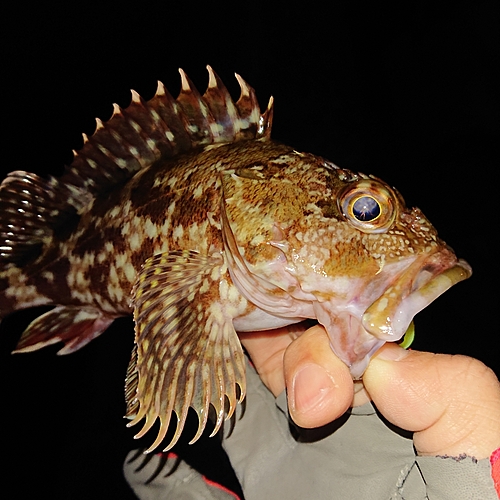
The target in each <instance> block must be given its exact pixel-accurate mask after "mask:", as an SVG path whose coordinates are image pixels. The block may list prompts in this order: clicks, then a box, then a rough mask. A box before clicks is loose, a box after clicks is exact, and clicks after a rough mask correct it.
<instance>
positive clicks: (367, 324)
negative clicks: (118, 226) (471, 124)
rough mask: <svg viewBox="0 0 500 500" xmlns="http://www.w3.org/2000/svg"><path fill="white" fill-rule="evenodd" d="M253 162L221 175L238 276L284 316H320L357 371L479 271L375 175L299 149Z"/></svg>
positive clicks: (259, 302) (260, 302) (245, 288)
mask: <svg viewBox="0 0 500 500" xmlns="http://www.w3.org/2000/svg"><path fill="white" fill-rule="evenodd" d="M252 169H253V170H252ZM250 170H251V171H253V173H252V172H251V171H248V170H247V171H245V172H243V175H242V172H241V171H240V172H238V171H237V172H233V173H231V174H230V175H228V176H225V179H224V182H223V186H224V203H223V207H222V212H223V217H222V220H223V224H222V226H223V233H224V235H225V236H224V238H225V247H226V248H225V250H226V254H227V255H228V267H229V270H230V272H231V277H232V280H233V281H234V283H235V284H236V286H237V287H238V288H239V289H240V291H241V293H242V294H243V295H245V297H246V298H247V299H248V300H249V301H250V302H253V303H254V304H255V305H256V306H257V307H258V308H259V309H260V310H261V311H263V312H265V313H266V314H268V315H271V316H274V317H276V318H280V319H281V320H282V323H276V324H277V325H282V324H287V323H292V322H295V321H300V319H302V318H313V319H316V320H317V321H318V322H319V323H320V324H321V325H323V326H324V327H325V329H326V331H327V333H328V335H329V337H330V342H331V347H332V349H333V351H334V352H335V353H336V354H337V355H338V356H339V357H340V358H341V359H342V360H343V361H344V362H345V363H346V364H347V365H348V366H349V368H350V371H351V374H352V376H353V378H355V379H358V378H360V377H361V376H362V374H363V373H364V371H365V369H366V367H367V365H368V363H369V360H370V358H371V356H372V355H373V354H374V353H375V352H376V351H377V350H378V349H379V348H380V347H381V346H382V345H383V344H384V343H385V342H397V341H400V340H401V338H402V337H403V336H404V335H405V332H406V331H407V330H408V328H409V327H410V325H411V323H412V320H413V317H414V316H415V314H417V313H418V312H419V311H420V310H422V309H423V308H425V307H426V306H427V305H428V304H429V303H431V302H432V301H433V300H434V299H435V298H437V297H438V296H439V295H440V294H442V293H443V292H444V291H446V290H447V289H448V288H449V287H451V286H452V285H454V284H455V283H458V282H459V281H462V280H464V279H466V278H467V277H469V276H470V275H471V268H470V266H469V265H468V264H467V263H466V262H465V261H464V260H459V259H457V257H456V256H455V254H454V252H453V251H452V250H451V248H450V247H448V245H446V243H445V242H443V241H442V240H441V239H439V237H438V236H437V231H436V229H435V228H434V227H433V226H432V224H431V223H430V222H429V220H428V219H427V218H426V217H425V216H424V215H423V213H422V212H421V211H420V210H419V209H418V208H407V207H406V205H405V203H404V200H403V198H402V196H401V195H400V194H399V192H398V191H397V190H395V189H394V188H392V187H390V186H389V185H388V184H386V183H385V182H383V181H382V180H380V179H378V178H376V177H374V176H371V175H365V174H360V173H353V172H351V171H348V170H343V169H339V168H338V167H336V166H335V165H333V164H331V163H329V162H327V161H325V160H323V159H321V158H318V157H316V156H313V155H308V154H303V153H297V152H293V153H288V154H286V155H283V156H281V157H280V158H279V159H278V161H276V160H272V161H269V162H268V163H267V164H266V165H265V166H262V165H259V166H258V168H257V167H256V166H255V165H254V166H252V167H251V169H250ZM224 219H225V221H226V223H225V224H224ZM262 317H264V314H263V315H262ZM255 318H257V315H255V314H254V315H253V316H252V319H255ZM256 323H257V324H254V325H253V329H259V325H258V323H259V322H258V321H257V322H256ZM239 324H244V321H240V323H239ZM269 324H270V323H266V322H265V321H263V323H262V328H266V327H269ZM236 327H237V329H238V323H237V325H236Z"/></svg>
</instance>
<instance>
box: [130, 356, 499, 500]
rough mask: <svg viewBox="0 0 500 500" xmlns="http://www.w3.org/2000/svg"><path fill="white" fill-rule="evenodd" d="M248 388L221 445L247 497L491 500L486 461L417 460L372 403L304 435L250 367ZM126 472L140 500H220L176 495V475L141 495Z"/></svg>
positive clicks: (140, 478) (269, 499)
mask: <svg viewBox="0 0 500 500" xmlns="http://www.w3.org/2000/svg"><path fill="white" fill-rule="evenodd" d="M247 384H248V385H247V397H246V400H245V403H244V404H243V405H241V406H240V407H239V408H238V410H237V417H236V419H235V420H234V421H232V422H229V423H228V424H227V425H225V428H224V429H223V440H222V444H223V447H224V449H225V450H226V452H227V454H228V456H229V459H230V461H231V464H232V466H233V468H234V470H235V472H236V475H237V476H238V479H239V480H240V483H241V486H242V488H243V492H244V494H245V499H246V500H257V499H259V500H262V499H266V500H282V499H286V500H295V499H296V500H301V499H311V498H314V499H315V500H323V499H329V500H330V499H349V500H357V499H360V500H361V499H362V500H366V499H377V500H378V499H391V500H403V499H404V500H424V499H429V500H447V499H450V500H451V499H453V500H462V499H464V500H465V499H467V500H471V499H481V500H489V499H491V500H497V499H498V497H497V495H496V493H495V490H494V486H493V480H492V479H491V470H490V464H489V460H488V459H485V460H480V461H478V462H476V461H474V460H472V459H470V458H467V459H464V460H459V461H457V460H455V459H453V458H439V457H416V456H415V453H414V449H413V444H412V440H411V435H405V432H404V431H401V430H399V429H396V428H393V427H392V426H390V424H387V423H386V422H384V421H383V419H382V418H381V417H380V416H379V415H378V414H377V412H376V411H375V409H374V408H373V406H372V405H371V404H366V405H364V406H362V407H359V408H354V409H353V410H352V411H351V412H349V413H348V414H346V415H345V416H344V417H343V418H341V419H339V420H338V421H336V422H333V423H332V424H331V425H329V426H327V427H325V428H321V429H315V430H304V429H298V428H296V427H294V426H293V425H291V424H290V420H289V418H288V414H287V407H286V395H285V394H281V395H280V396H279V397H278V398H277V399H275V398H274V397H273V395H272V394H271V393H270V392H269V391H268V390H267V389H266V388H265V386H264V385H263V384H262V382H261V381H260V378H259V377H258V375H257V374H256V373H255V371H254V369H253V368H252V367H250V366H247ZM125 469H126V475H127V480H128V481H129V482H130V484H131V486H132V487H133V488H134V490H135V491H136V493H137V494H138V496H139V498H141V499H147V500H150V499H153V498H162V499H163V498H175V499H182V500H184V499H186V500H187V499H190V498H197V499H212V498H219V497H212V496H202V493H196V494H195V496H193V497H189V496H181V493H177V490H175V489H172V488H173V487H172V483H173V482H174V481H177V483H179V479H178V478H177V474H178V473H177V472H175V473H173V474H172V475H171V476H168V479H167V480H165V483H168V485H167V484H166V485H165V489H168V491H169V493H168V495H170V494H171V492H174V491H175V494H174V493H172V494H171V496H168V495H167V496H165V494H164V493H163V496H151V495H149V496H147V495H146V496H143V492H144V491H145V490H144V488H143V485H142V484H141V482H143V481H144V477H143V476H139V475H137V474H131V473H130V472H127V465H126V467H125ZM181 471H182V469H181ZM191 472H192V473H193V474H194V471H191ZM138 485H139V487H138ZM193 485H194V483H193ZM184 486H186V485H185V483H183V487H184ZM193 487H194V486H193ZM180 491H181V490H179V492H180ZM148 494H149V493H148ZM184 494H185V493H184V489H182V495H184ZM203 494H205V493H203ZM196 495H198V496H196Z"/></svg>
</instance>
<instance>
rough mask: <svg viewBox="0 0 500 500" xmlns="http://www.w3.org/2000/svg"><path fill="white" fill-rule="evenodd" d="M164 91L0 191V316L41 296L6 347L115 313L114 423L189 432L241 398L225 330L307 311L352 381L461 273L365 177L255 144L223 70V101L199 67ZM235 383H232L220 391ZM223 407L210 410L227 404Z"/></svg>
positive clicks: (96, 325)
mask: <svg viewBox="0 0 500 500" xmlns="http://www.w3.org/2000/svg"><path fill="white" fill-rule="evenodd" d="M181 76H182V90H181V93H180V95H179V97H178V98H177V99H172V97H170V95H169V94H168V93H167V92H166V90H165V89H164V87H163V86H162V85H161V84H159V87H158V91H157V94H156V95H155V97H153V99H152V100H151V101H149V102H147V103H145V102H144V101H143V100H142V99H141V98H140V97H139V96H138V95H137V94H136V93H133V94H132V96H133V99H132V103H131V105H130V106H129V107H128V108H127V109H125V110H120V109H119V108H118V107H116V106H115V111H114V114H113V116H112V118H111V119H110V120H109V121H108V122H106V123H102V122H101V121H100V120H98V121H97V129H96V132H95V134H94V135H93V136H92V137H90V138H89V137H86V136H84V142H85V144H84V147H83V148H82V150H80V151H79V152H77V153H75V159H74V161H73V163H72V164H71V165H70V166H69V167H68V168H67V169H66V172H65V174H64V175H63V176H62V177H61V178H57V179H56V178H49V179H48V180H44V179H41V178H40V177H37V176H36V175H34V174H29V173H26V172H13V173H12V174H10V175H9V176H8V177H7V179H6V180H4V182H3V183H2V185H1V188H0V317H5V316H6V315H7V314H9V313H11V312H12V311H15V310H18V309H23V308H26V307H32V306H34V305H41V304H45V305H54V306H56V307H55V308H54V309H52V310H51V311H49V312H47V313H46V314H44V315H42V316H40V317H39V318H37V319H36V320H35V321H34V322H33V323H32V324H31V325H29V327H28V328H27V330H26V331H25V332H24V334H23V336H22V337H21V339H20V341H19V345H18V347H17V349H16V351H18V352H22V351H31V350H35V349H38V348H40V347H43V346H45V345H49V344H52V343H56V342H61V341H62V342H64V344H65V345H64V347H63V348H62V349H61V351H60V353H61V354H66V353H70V352H73V351H75V350H76V349H79V348H80V347H82V346H83V345H85V344H86V343H87V342H89V341H90V340H92V339H93V338H95V337H96V336H97V335H99V334H100V333H102V332H103V331H104V330H105V329H106V328H107V327H108V326H109V324H110V323H111V322H112V321H113V320H114V319H115V318H117V317H119V316H124V315H128V314H131V313H133V315H134V321H135V330H136V338H135V344H136V346H135V349H134V352H133V355H132V359H131V363H130V366H129V370H128V373H127V384H126V396H127V402H128V411H127V415H128V416H129V417H130V418H132V419H133V420H132V422H131V423H130V425H135V424H136V423H138V422H139V421H141V420H143V419H145V423H144V427H143V428H142V430H141V431H140V432H139V434H138V435H137V437H141V436H142V435H144V434H145V433H146V432H147V431H148V430H149V429H150V428H151V426H152V425H153V424H154V423H155V421H156V420H157V419H159V420H160V422H161V425H160V431H159V434H158V436H157V439H156V440H155V442H154V443H153V444H152V446H151V447H150V449H149V451H151V450H153V449H155V448H156V447H157V446H158V445H160V443H161V442H162V440H163V438H164V437H165V435H166V433H167V430H168V427H169V422H170V419H171V414H172V412H175V414H176V416H177V429H176V432H175V435H174V437H173V439H172V440H171V442H170V443H169V444H168V446H167V448H166V449H168V448H170V447H172V446H173V445H174V444H175V442H176V441H177V440H178V438H179V435H180V433H181V432H182V429H183V427H184V422H185V419H186V417H187V412H188V409H189V408H190V407H192V408H194V409H195V411H196V412H197V414H198V417H199V429H198V432H197V433H196V435H195V437H194V438H193V441H195V440H196V439H198V437H199V436H200V435H201V433H202V431H203V429H204V427H205V424H206V421H207V417H208V413H209V408H210V406H212V407H213V408H214V409H215V414H216V425H215V430H214V433H216V432H217V431H218V429H219V428H220V426H221V424H222V422H223V420H224V418H229V417H230V416H231V415H232V414H233V412H234V408H235V406H236V403H237V401H241V400H242V399H243V398H244V395H245V373H244V358H243V352H242V349H241V345H240V343H239V340H238V337H237V335H236V332H235V329H236V331H251V330H259V329H261V330H262V329H268V328H277V327H280V326H284V325H287V324H291V323H296V322H299V321H302V320H303V319H305V318H313V319H317V320H318V321H319V322H320V323H321V324H323V325H324V326H325V328H326V329H327V331H328V334H329V335H330V338H331V342H332V348H333V349H334V351H335V352H336V353H337V354H338V355H339V356H340V357H341V359H343V361H344V362H346V364H347V365H348V366H349V367H350V369H351V373H352V374H353V377H355V378H359V377H361V375H362V373H363V371H364V369H365V368H366V365H367V363H368V361H369V359H370V357H371V355H372V354H373V353H374V352H375V351H376V350H377V349H378V348H379V347H380V346H381V345H382V344H383V343H384V342H386V341H396V340H399V339H400V338H401V336H402V335H403V334H404V332H405V330H406V328H407V327H408V324H409V323H410V322H411V320H412V318H413V315H414V314H415V313H416V312H418V311H419V310H420V309H422V308H423V307H425V306H426V305H427V304H428V303H429V302H430V301H432V300H433V299H434V298H436V297H437V296H438V295H439V294H441V293H442V292H444V291H445V290H446V289H447V288H448V287H449V286H451V285H453V284H454V283H456V282H458V281H461V280H462V279H465V278H466V277H468V276H469V275H470V268H469V266H468V265H467V264H466V263H465V262H464V261H458V260H457V259H456V257H455V255H454V254H453V252H452V251H451V250H450V249H449V248H448V247H447V246H446V245H445V244H444V243H443V242H442V241H441V240H440V239H439V238H438V237H437V233H436V231H435V229H434V228H433V226H432V225H431V224H430V223H429V221H428V220H427V219H426V218H425V217H424V216H423V214H422V213H421V212H420V210H418V209H416V208H414V209H407V208H406V207H405V205H404V201H403V199H402V197H401V196H400V195H399V193H397V192H396V191H395V190H394V189H392V188H391V187H389V186H388V185H386V184H385V183H383V182H382V181H380V180H379V179H377V178H375V177H373V176H368V175H364V174H361V173H353V172H350V171H348V170H344V169H340V168H338V167H337V166H335V165H334V164H332V163H331V162H328V161H327V160H324V159H323V158H320V157H318V156H314V155H312V154H308V153H300V152H297V151H295V150H294V149H293V148H291V147H289V146H286V145H283V144H279V143H277V142H274V141H272V140H270V130H271V123H272V99H271V101H270V104H269V106H268V108H267V110H266V112H265V113H263V114H261V113H260V110H259V107H258V104H257V101H256V98H255V95H254V92H253V89H251V87H249V86H248V85H247V84H246V83H245V82H244V81H243V80H242V79H241V78H240V77H238V81H239V82H240V85H241V89H242V94H241V97H240V99H239V100H238V102H236V103H234V102H233V100H232V99H231V97H230V96H229V94H228V92H227V90H226V89H225V87H224V86H223V84H222V82H221V81H220V79H219V78H218V77H217V75H215V73H213V71H212V70H211V68H209V77H210V78H209V86H208V89H207V92H206V93H205V94H204V96H203V97H202V96H200V94H198V92H197V91H196V89H195V88H194V86H193V85H192V84H191V82H190V81H189V80H188V79H187V77H186V75H185V74H184V73H183V72H182V71H181ZM238 387H239V388H238ZM227 403H228V404H227Z"/></svg>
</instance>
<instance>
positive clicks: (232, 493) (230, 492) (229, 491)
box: [202, 476, 241, 500]
mask: <svg viewBox="0 0 500 500" xmlns="http://www.w3.org/2000/svg"><path fill="white" fill-rule="evenodd" d="M202 477H203V481H205V483H207V484H208V485H210V486H213V487H214V488H218V489H219V490H222V491H225V492H226V493H228V494H229V495H232V496H233V497H234V500H241V498H240V497H239V496H238V495H237V494H236V493H234V492H233V491H231V490H228V489H227V488H226V487H225V486H222V484H219V483H216V482H215V481H211V480H210V479H207V478H206V477H205V476H202Z"/></svg>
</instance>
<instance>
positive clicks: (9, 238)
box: [0, 66, 273, 265]
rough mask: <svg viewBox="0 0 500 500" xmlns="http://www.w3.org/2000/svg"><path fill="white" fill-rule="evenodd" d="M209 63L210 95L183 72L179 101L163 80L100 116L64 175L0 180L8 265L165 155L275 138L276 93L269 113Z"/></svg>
mask: <svg viewBox="0 0 500 500" xmlns="http://www.w3.org/2000/svg"><path fill="white" fill-rule="evenodd" d="M207 68H208V74H209V83H208V88H207V90H206V92H205V94H204V95H203V96H202V95H200V94H199V92H198V91H197V90H196V88H195V87H194V85H193V84H192V83H191V81H190V80H189V78H188V77H187V75H186V74H185V73H184V71H182V70H179V71H180V74H181V80H182V88H181V91H180V94H179V96H178V97H177V99H173V98H172V96H171V95H170V94H169V93H168V91H167V90H166V89H165V87H164V86H163V84H162V83H161V82H158V89H157V91H156V94H155V95H154V97H153V98H152V99H151V100H149V101H147V102H146V101H144V100H143V99H142V98H141V97H140V96H139V94H138V93H137V92H135V91H132V101H131V103H130V105H129V106H128V107H127V108H125V109H121V108H120V107H119V106H118V105H116V104H115V105H114V111H113V115H112V116H111V118H110V119H109V120H108V121H107V122H104V123H103V122H102V121H101V120H100V119H96V122H97V125H96V130H95V132H94V134H93V135H92V136H90V137H88V136H86V135H85V134H84V136H83V139H84V145H83V147H82V148H81V149H80V150H79V151H77V152H75V153H74V155H75V156H74V160H73V162H72V163H71V164H70V165H69V167H67V168H66V170H65V172H64V174H63V175H62V176H61V177H58V178H54V177H49V178H48V179H43V178H41V177H39V176H37V175H35V174H30V173H28V172H22V171H16V172H12V173H10V174H9V175H8V177H7V178H6V179H5V180H4V181H3V182H2V184H1V185H0V264H5V263H16V264H18V265H21V264H22V263H23V262H27V261H28V260H30V259H33V258H35V257H36V256H37V255H38V250H39V247H40V245H42V244H43V242H44V240H46V239H48V238H50V237H51V235H52V234H53V231H54V229H56V228H57V227H60V226H62V225H63V224H66V222H67V221H68V219H69V218H70V217H71V216H73V215H75V214H79V213H80V212H81V211H82V210H83V209H84V207H86V206H87V204H88V203H89V202H91V201H92V199H93V197H94V196H95V195H96V194H97V193H99V192H102V191H106V190H108V189H109V188H111V187H112V186H114V185H116V184H119V183H121V182H123V181H125V180H127V179H128V178H130V177H132V176H133V175H134V174H135V173H136V172H137V171H139V170H141V169H143V168H147V167H148V166H150V165H151V164H153V163H154V162H155V161H157V160H159V159H160V158H172V157H175V156H176V155H178V154H180V153H185V152H188V151H190V150H193V149H195V148H200V147H203V146H207V145H209V144H216V143H228V142H237V141H242V140H249V139H268V138H269V137H270V134H271V125H272V115H273V100H272V98H271V99H270V101H269V104H268V107H267V110H266V111H265V112H264V113H263V114H261V112H260V108H259V103H258V101H257V98H256V96H255V92H254V90H253V89H252V87H250V86H249V85H248V84H247V83H246V82H245V81H244V80H243V79H242V78H241V77H240V76H239V75H236V78H237V80H238V82H239V84H240V87H241V95H240V98H239V99H238V101H237V102H236V103H235V102H234V101H233V99H232V98H231V96H230V94H229V92H228V91H227V89H226V87H225V86H224V84H223V83H222V81H221V79H220V78H219V77H218V76H217V75H216V74H215V73H214V71H213V70H212V68H211V67H210V66H207ZM37 249H38V250H37Z"/></svg>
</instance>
